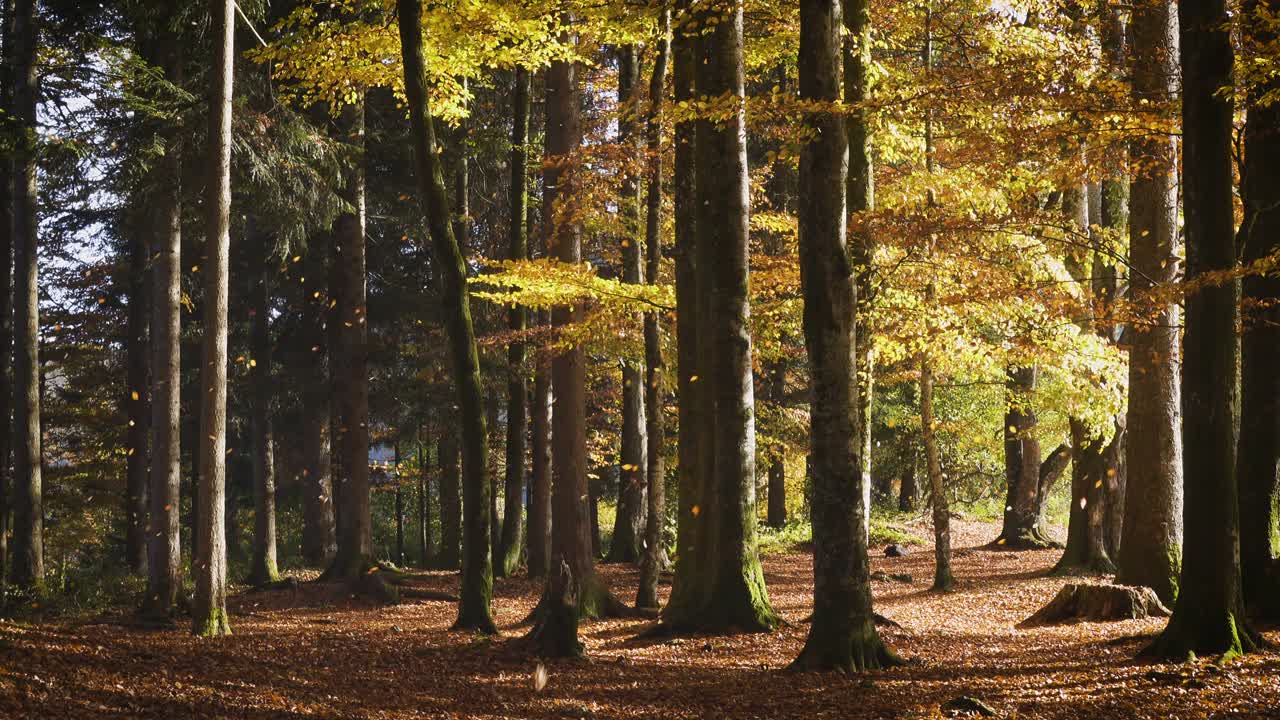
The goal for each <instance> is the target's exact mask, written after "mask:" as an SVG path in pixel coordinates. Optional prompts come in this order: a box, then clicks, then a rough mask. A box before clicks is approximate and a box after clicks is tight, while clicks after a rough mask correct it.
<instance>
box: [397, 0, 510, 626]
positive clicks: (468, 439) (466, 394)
mask: <svg viewBox="0 0 1280 720" xmlns="http://www.w3.org/2000/svg"><path fill="white" fill-rule="evenodd" d="M396 9H397V13H398V20H399V25H400V48H401V54H402V56H403V59H404V78H405V95H406V98H407V100H408V103H409V115H410V124H411V126H412V129H413V137H414V141H415V142H414V150H415V152H414V159H415V170H416V172H417V176H418V184H419V188H420V192H421V194H422V198H421V200H422V203H423V210H424V211H425V212H426V215H427V226H428V229H429V231H430V235H431V244H432V249H433V251H434V256H435V261H436V263H437V265H438V268H439V272H440V285H441V288H440V290H441V293H440V294H441V302H442V304H443V306H444V307H443V310H444V317H445V325H446V328H447V330H448V335H449V345H450V356H451V359H452V365H453V374H454V380H455V385H456V388H457V401H458V406H459V408H460V409H461V421H462V422H461V428H460V431H461V436H462V472H463V492H464V494H465V497H464V513H465V514H464V522H465V534H464V538H463V541H464V553H465V561H464V562H463V565H462V592H461V600H460V601H459V603H458V619H457V621H456V622H455V623H454V627H455V628H457V629H462V628H467V629H474V630H478V631H480V632H485V633H496V632H497V628H496V627H495V626H494V624H493V614H492V608H491V607H490V606H491V604H492V600H493V564H492V557H491V550H490V543H491V540H492V539H491V538H490V518H489V514H490V508H489V504H490V487H489V477H488V475H489V473H488V466H487V464H488V455H489V449H488V444H489V438H488V434H487V430H486V429H485V417H484V398H483V396H482V394H481V386H480V359H479V354H478V353H477V351H476V338H475V332H474V330H473V328H472V324H471V308H470V299H469V293H468V291H467V274H466V263H465V261H464V259H463V256H462V249H461V248H460V247H459V245H458V241H457V239H456V238H455V237H454V235H453V228H451V227H450V226H449V200H448V196H447V193H446V191H445V184H444V174H443V171H442V170H441V167H440V159H439V156H438V155H437V154H436V138H435V128H434V126H433V123H432V118H431V108H430V107H429V105H428V99H427V85H426V60H425V57H424V54H423V50H422V29H421V18H422V2H421V0H397V2H396Z"/></svg>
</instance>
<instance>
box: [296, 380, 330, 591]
mask: <svg viewBox="0 0 1280 720" xmlns="http://www.w3.org/2000/svg"><path fill="white" fill-rule="evenodd" d="M315 382H317V383H319V387H323V380H321V379H319V378H316V379H315ZM308 395H312V396H313V397H310V398H308V401H307V409H306V410H304V413H305V416H304V418H303V421H302V454H303V458H304V461H303V462H304V465H303V471H302V513H303V516H302V557H303V559H304V560H306V562H307V563H308V564H309V565H312V566H324V565H327V564H328V563H330V562H332V561H333V557H334V555H335V554H336V553H337V551H338V541H337V532H336V531H337V528H336V527H335V526H334V517H333V495H334V493H333V479H332V476H331V475H330V463H329V457H330V450H329V428H328V422H329V403H328V398H327V397H323V396H321V397H315V396H320V395H321V393H316V392H310V393H308Z"/></svg>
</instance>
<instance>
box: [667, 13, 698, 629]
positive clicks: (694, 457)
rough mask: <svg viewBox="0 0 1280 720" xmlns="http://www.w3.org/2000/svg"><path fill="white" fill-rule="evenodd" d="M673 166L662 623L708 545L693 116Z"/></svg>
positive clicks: (678, 27)
mask: <svg viewBox="0 0 1280 720" xmlns="http://www.w3.org/2000/svg"><path fill="white" fill-rule="evenodd" d="M676 8H677V20H678V22H677V23H676V24H675V29H674V32H673V34H672V38H671V50H672V57H671V60H672V66H671V72H672V80H673V84H674V86H675V87H674V99H675V102H676V105H677V106H679V104H680V103H681V102H684V103H686V105H687V104H688V103H689V102H690V101H691V100H692V99H693V97H694V88H693V72H694V66H695V62H696V57H697V56H696V54H695V52H694V38H695V35H694V34H693V32H692V31H691V30H688V29H687V25H688V22H689V19H690V18H689V12H690V11H689V1H688V0H678V2H677V3H676ZM674 131H675V138H674V142H675V164H674V166H673V168H672V176H673V177H672V180H673V187H672V201H673V203H674V218H673V219H674V221H675V223H674V224H675V241H676V242H675V275H676V278H675V280H676V378H677V381H676V393H677V397H678V398H679V401H680V402H679V408H678V416H677V417H678V422H679V427H678V433H679V434H678V435H677V438H676V441H677V445H678V447H677V450H676V453H677V467H678V468H679V471H680V478H679V480H680V485H679V487H680V492H679V495H678V496H677V507H676V511H677V514H676V518H677V519H676V523H677V524H676V547H677V552H676V567H675V577H674V578H673V580H672V583H671V597H670V598H668V600H667V608H666V610H665V611H664V613H663V619H664V622H670V621H673V620H679V619H680V617H681V615H688V614H690V613H692V612H693V610H694V608H695V607H696V606H697V605H698V604H699V603H701V602H702V600H703V598H704V597H705V593H706V585H707V582H708V574H707V573H703V572H701V571H700V569H699V565H700V561H699V557H698V556H699V553H702V552H705V551H706V549H707V545H706V544H705V543H701V542H698V539H699V537H700V536H701V535H702V534H703V533H705V530H706V525H707V524H706V523H705V522H701V521H700V520H699V517H700V516H701V515H702V512H701V511H702V482H703V478H704V476H705V472H704V469H703V466H702V461H703V457H702V454H701V452H700V448H701V446H702V443H700V442H699V437H700V435H701V433H702V432H703V430H702V429H703V428H704V427H705V426H706V422H707V417H706V414H705V412H704V407H703V403H702V399H701V395H702V388H703V386H705V384H706V383H703V384H701V385H700V384H698V380H699V379H700V378H699V374H700V372H701V370H700V366H699V358H698V282H699V278H698V273H697V220H698V218H697V206H696V205H695V203H694V199H693V194H694V146H695V142H696V137H695V132H694V122H693V120H692V119H690V118H688V117H677V118H676V122H675V128H674Z"/></svg>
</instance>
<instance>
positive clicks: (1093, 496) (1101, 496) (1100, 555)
mask: <svg viewBox="0 0 1280 720" xmlns="http://www.w3.org/2000/svg"><path fill="white" fill-rule="evenodd" d="M1070 425H1071V448H1072V452H1071V511H1070V515H1069V517H1068V520H1067V546H1066V548H1065V549H1064V550H1063V552H1062V557H1061V558H1060V559H1059V560H1058V564H1057V565H1055V566H1054V568H1053V574H1055V575H1078V574H1107V573H1111V572H1114V571H1115V565H1113V564H1112V562H1111V556H1110V554H1109V553H1108V550H1107V542H1106V536H1105V533H1104V532H1103V519H1104V515H1105V510H1106V506H1107V493H1106V487H1105V486H1106V483H1105V479H1106V472H1107V455H1108V453H1107V452H1106V444H1105V443H1104V442H1103V439H1102V437H1101V436H1098V435H1097V434H1095V433H1094V431H1093V430H1091V429H1090V428H1089V427H1087V426H1086V425H1085V424H1084V423H1083V422H1081V421H1080V420H1079V419H1077V418H1071V419H1070ZM1113 442H1114V440H1113ZM1112 454H1114V453H1112Z"/></svg>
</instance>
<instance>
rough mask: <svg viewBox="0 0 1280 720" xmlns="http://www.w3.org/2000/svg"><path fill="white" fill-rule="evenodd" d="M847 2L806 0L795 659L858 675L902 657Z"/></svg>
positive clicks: (854, 5)
mask: <svg viewBox="0 0 1280 720" xmlns="http://www.w3.org/2000/svg"><path fill="white" fill-rule="evenodd" d="M841 3H842V0H803V2H801V4H800V62H799V65H800V98H801V100H802V101H805V102H810V103H814V104H815V105H818V106H819V108H820V109H818V110H815V111H812V112H810V113H807V117H806V124H807V126H808V127H809V128H810V129H812V130H813V133H814V135H813V140H811V141H809V142H807V143H805V144H804V145H802V146H801V149H800V193H799V202H800V205H799V222H800V224H799V236H800V282H801V286H802V288H803V292H804V336H805V349H806V350H807V352H808V356H809V369H810V376H811V377H812V382H813V388H812V395H811V400H810V404H811V411H810V420H809V436H810V447H811V448H812V464H811V465H810V468H811V470H812V473H813V503H812V505H813V510H812V519H813V558H814V559H813V582H814V585H813V619H812V623H811V624H810V626H809V635H808V637H807V639H806V640H805V644H804V648H803V649H802V650H801V651H800V656H799V657H797V658H796V660H795V661H794V662H793V663H792V665H791V667H792V668H794V669H802V670H836V671H842V672H854V671H861V670H867V669H874V668H879V667H884V666H886V665H891V664H894V663H895V658H894V656H893V654H892V653H890V652H889V650H888V648H886V647H885V646H884V643H883V642H882V641H881V640H880V637H879V634H878V633H877V632H876V629H875V618H874V614H873V613H872V610H871V579H870V569H871V568H870V561H869V560H868V557H867V542H866V538H867V530H866V527H865V525H866V522H867V519H868V515H867V514H866V509H865V506H863V504H862V498H863V497H864V495H863V493H862V490H863V486H864V485H866V484H867V477H866V476H865V475H864V474H863V472H862V469H863V468H864V467H865V462H864V461H863V460H862V459H861V458H860V457H859V456H860V455H861V454H862V451H863V448H862V443H861V438H860V436H859V409H858V406H859V402H858V377H857V376H858V367H857V358H858V355H859V354H858V352H857V339H858V338H857V332H856V328H857V315H858V302H857V300H858V298H857V286H856V270H855V269H854V268H853V267H852V266H851V264H850V259H849V248H848V247H847V246H846V241H845V222H846V219H845V207H846V205H845V203H846V198H845V180H846V176H847V173H848V158H849V145H848V136H847V135H846V134H845V128H844V125H845V122H846V121H845V118H843V117H842V116H841V115H839V114H837V113H836V112H834V111H832V110H829V109H828V110H823V109H821V108H822V107H830V106H831V105H834V104H836V103H837V102H838V101H839V99H840V74H839V62H840V54H839V53H840V32H841V18H842V8H841ZM849 5H850V7H849V10H850V12H852V13H857V14H859V15H860V17H858V18H857V19H855V20H854V21H853V25H854V28H856V29H863V28H865V27H866V23H867V21H868V19H869V18H868V16H867V8H866V3H865V2H858V1H857V0H855V1H854V2H850V3H849ZM861 37H862V39H865V37H866V34H865V33H864V34H862V35H861ZM849 122H850V123H856V122H859V121H858V120H856V119H851V120H849Z"/></svg>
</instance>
